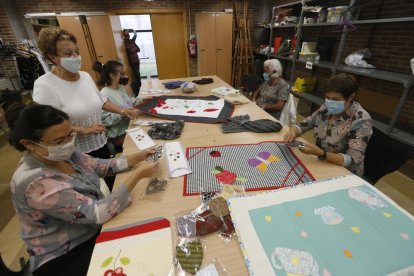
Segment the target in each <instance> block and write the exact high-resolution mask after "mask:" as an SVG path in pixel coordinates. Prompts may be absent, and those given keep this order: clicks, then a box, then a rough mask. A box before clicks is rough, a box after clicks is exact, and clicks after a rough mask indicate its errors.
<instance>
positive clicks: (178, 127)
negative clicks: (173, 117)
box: [148, 121, 184, 140]
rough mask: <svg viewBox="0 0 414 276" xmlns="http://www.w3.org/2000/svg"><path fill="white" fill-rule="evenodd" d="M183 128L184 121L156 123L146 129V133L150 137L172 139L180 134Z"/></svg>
mask: <svg viewBox="0 0 414 276" xmlns="http://www.w3.org/2000/svg"><path fill="white" fill-rule="evenodd" d="M183 128H184V121H176V122H172V123H156V124H154V125H153V126H152V127H151V128H150V129H149V130H148V135H149V136H150V137H151V138H152V139H164V140H174V139H176V138H178V137H180V136H181V132H182V131H183Z"/></svg>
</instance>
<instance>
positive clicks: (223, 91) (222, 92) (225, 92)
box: [210, 86, 240, 96]
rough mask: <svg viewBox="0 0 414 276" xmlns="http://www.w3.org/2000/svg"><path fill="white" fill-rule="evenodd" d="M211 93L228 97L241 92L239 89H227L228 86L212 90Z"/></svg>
mask: <svg viewBox="0 0 414 276" xmlns="http://www.w3.org/2000/svg"><path fill="white" fill-rule="evenodd" d="M210 91H211V92H212V93H215V94H218V95H222V96H226V95H228V94H230V93H235V92H240V90H238V89H234V88H232V87H226V86H220V87H217V88H214V89H211V90H210Z"/></svg>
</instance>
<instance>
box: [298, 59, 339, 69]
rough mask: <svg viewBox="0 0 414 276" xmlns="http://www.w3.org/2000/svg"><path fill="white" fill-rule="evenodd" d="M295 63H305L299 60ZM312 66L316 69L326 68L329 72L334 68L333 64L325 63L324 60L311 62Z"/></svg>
mask: <svg viewBox="0 0 414 276" xmlns="http://www.w3.org/2000/svg"><path fill="white" fill-rule="evenodd" d="M295 61H296V62H299V63H306V61H304V60H299V59H296V60H295ZM312 64H313V65H314V66H317V67H322V68H327V69H331V70H332V69H333V68H334V67H335V64H334V63H333V62H330V61H325V60H319V61H314V62H312Z"/></svg>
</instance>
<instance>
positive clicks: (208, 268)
mask: <svg viewBox="0 0 414 276" xmlns="http://www.w3.org/2000/svg"><path fill="white" fill-rule="evenodd" d="M227 275H229V273H228V272H227V270H226V269H225V268H224V267H223V266H222V265H221V263H220V261H219V260H218V259H213V260H212V261H211V262H210V263H208V264H206V265H205V266H203V267H201V268H200V270H199V271H197V273H196V276H227Z"/></svg>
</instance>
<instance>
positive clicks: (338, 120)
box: [285, 73, 372, 176]
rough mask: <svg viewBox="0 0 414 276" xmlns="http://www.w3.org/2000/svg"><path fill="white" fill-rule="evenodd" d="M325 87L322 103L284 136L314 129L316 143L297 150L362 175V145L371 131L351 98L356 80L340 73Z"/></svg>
mask: <svg viewBox="0 0 414 276" xmlns="http://www.w3.org/2000/svg"><path fill="white" fill-rule="evenodd" d="M325 90H326V92H325V103H324V104H323V105H322V106H321V107H320V108H319V109H318V110H316V111H315V112H314V113H313V114H312V115H311V116H309V117H308V118H306V119H304V120H303V121H302V122H300V123H298V124H297V125H294V126H292V127H291V128H290V131H289V132H288V133H287V134H286V135H285V140H287V141H288V142H291V141H293V140H294V139H295V138H296V137H298V136H299V135H301V134H302V133H305V132H306V131H308V130H310V129H313V130H314V131H315V140H316V142H315V144H316V145H312V144H306V145H305V146H303V147H299V150H300V151H302V152H303V153H306V154H312V155H315V156H317V157H318V158H319V159H320V160H326V161H328V162H331V163H333V164H336V165H339V166H344V167H346V168H347V169H348V170H350V171H351V172H353V173H355V174H357V175H360V176H361V175H363V173H364V156H365V149H366V147H367V145H368V141H369V139H370V137H371V135H372V120H371V116H370V115H369V114H368V112H367V111H365V109H363V108H362V106H361V105H360V104H359V103H358V102H356V101H355V99H354V98H355V92H356V90H357V84H356V80H355V78H354V77H353V76H351V75H347V74H344V73H341V74H338V75H335V76H333V77H332V78H330V79H329V81H328V84H327V86H326V89H325Z"/></svg>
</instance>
